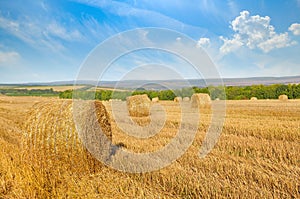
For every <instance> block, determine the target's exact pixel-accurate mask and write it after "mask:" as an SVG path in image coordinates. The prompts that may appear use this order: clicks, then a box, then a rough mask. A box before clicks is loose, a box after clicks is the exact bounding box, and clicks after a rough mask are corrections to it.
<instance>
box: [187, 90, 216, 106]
mask: <svg viewBox="0 0 300 199" xmlns="http://www.w3.org/2000/svg"><path fill="white" fill-rule="evenodd" d="M191 101H192V108H197V107H200V108H201V107H210V106H211V99H210V96H209V95H208V94H207V93H195V94H193V95H192V99H191Z"/></svg>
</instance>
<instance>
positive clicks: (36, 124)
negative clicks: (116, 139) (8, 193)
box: [23, 100, 112, 170]
mask: <svg viewBox="0 0 300 199" xmlns="http://www.w3.org/2000/svg"><path fill="white" fill-rule="evenodd" d="M86 106H87V108H86V109H85V110H83V114H84V115H85V116H87V117H89V116H91V117H92V116H93V118H95V120H96V121H95V122H93V123H92V122H87V121H88V120H89V119H90V118H80V120H81V121H82V124H80V125H81V126H82V125H85V126H86V128H95V125H98V126H99V127H100V128H101V130H102V132H103V133H104V134H105V135H106V137H107V138H108V139H109V140H112V133H111V132H112V131H111V124H110V120H109V116H108V113H107V111H106V108H105V106H104V105H103V104H102V103H101V102H100V101H87V102H86ZM92 114H95V115H92ZM79 122H80V121H79ZM96 123H97V124H96ZM24 130H25V133H24V139H23V147H24V149H25V152H26V153H28V154H30V155H31V157H32V156H33V160H34V161H38V164H37V165H42V164H45V165H44V166H46V167H47V166H48V165H47V164H48V163H49V164H50V163H51V164H52V163H53V164H54V162H55V161H56V160H59V161H60V163H59V164H62V162H65V163H66V165H69V167H72V168H73V167H74V168H75V167H76V166H78V168H77V169H79V170H80V169H81V167H82V169H83V167H84V168H88V169H95V167H96V166H97V165H101V163H100V162H99V161H97V160H96V159H95V158H93V157H92V156H91V154H90V153H89V152H88V151H87V150H86V149H85V147H84V146H83V144H82V141H81V140H80V139H79V136H78V132H77V130H76V126H75V122H74V120H73V103H72V100H53V101H50V102H40V103H37V104H35V105H34V106H33V107H32V109H31V110H30V111H29V113H28V120H27V121H26V122H25V126H24ZM97 133H98V132H97ZM83 165H84V166H83ZM72 168H70V169H72Z"/></svg>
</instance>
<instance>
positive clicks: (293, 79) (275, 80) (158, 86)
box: [0, 76, 300, 90]
mask: <svg viewBox="0 0 300 199" xmlns="http://www.w3.org/2000/svg"><path fill="white" fill-rule="evenodd" d="M219 82H220V81H219V80H216V79H207V80H203V79H188V80H125V81H120V82H118V81H102V82H100V83H99V82H96V81H86V80H81V81H77V85H78V84H80V85H89V86H100V87H106V88H114V87H116V88H124V89H134V88H144V89H146V90H163V89H178V88H183V87H187V86H197V87H206V86H207V85H214V86H217V85H219ZM223 82H224V85H226V86H247V85H254V84H263V85H270V84H298V83H300V76H290V77H249V78H224V79H223ZM74 83H75V81H56V82H39V83H24V84H0V86H58V85H73V84H74Z"/></svg>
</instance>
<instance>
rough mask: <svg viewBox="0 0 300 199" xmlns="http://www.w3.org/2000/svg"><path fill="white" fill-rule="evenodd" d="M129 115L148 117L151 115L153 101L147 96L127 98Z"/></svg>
mask: <svg viewBox="0 0 300 199" xmlns="http://www.w3.org/2000/svg"><path fill="white" fill-rule="evenodd" d="M126 103H127V108H128V112H129V115H130V116H132V117H147V116H149V115H150V108H151V100H150V99H149V98H148V96H147V95H146V94H144V95H134V96H130V97H127V98H126Z"/></svg>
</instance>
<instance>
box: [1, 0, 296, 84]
mask: <svg viewBox="0 0 300 199" xmlns="http://www.w3.org/2000/svg"><path fill="white" fill-rule="evenodd" d="M299 13H300V0H290V1H286V0H276V1H271V0H268V1H266V0H265V1H264V0H260V1H255V0H252V1H234V0H218V1H210V0H198V1H193V0H186V1H182V0H164V1H157V0H127V1H126V0H125V1H109V0H104V1H101V0H97V1H93V0H74V1H63V0H49V1H46V0H45V1H22V0H14V1H8V0H3V1H0V38H1V39H0V83H17V82H47V81H58V80H73V79H75V78H76V77H77V74H78V71H79V69H80V66H81V64H82V63H83V61H84V60H85V58H86V57H87V55H88V54H89V53H90V52H91V51H92V50H93V49H94V48H95V47H96V46H97V45H99V44H100V43H101V42H103V41H105V40H106V39H108V38H110V37H112V36H114V35H116V34H118V33H121V32H123V31H128V30H131V29H136V28H144V27H159V28H167V29H170V30H175V31H178V32H180V33H183V34H186V35H187V36H188V37H190V38H192V39H193V40H195V42H197V43H198V45H199V46H201V47H202V48H203V49H204V50H205V51H206V52H207V54H208V55H209V57H210V58H211V60H212V61H213V62H214V64H215V66H216V67H217V69H218V71H219V73H220V75H221V77H257V76H290V75H300V57H299V52H300V14H299ZM164 37H166V36H164ZM160 39H161V40H163V39H165V38H160ZM133 58H134V59H135V61H137V62H138V63H139V64H140V65H144V66H145V65H146V64H149V65H151V66H153V67H154V65H155V67H154V68H155V69H154V70H150V69H151V67H150V66H148V67H145V70H146V69H147V72H143V70H135V74H136V73H137V71H140V74H139V75H134V76H135V77H139V78H140V79H144V78H147V77H157V78H164V75H163V74H164V73H166V75H165V78H170V75H168V74H167V73H168V72H167V71H168V70H165V69H163V68H161V70H160V67H162V66H163V65H168V66H171V67H174V70H176V71H178V72H179V73H182V76H184V77H185V78H197V76H194V72H193V71H192V70H191V69H189V68H190V67H189V66H188V64H187V63H185V62H184V61H182V60H180V59H177V58H174V56H173V55H166V54H165V52H158V51H155V50H154V51H153V52H146V53H136V54H134V55H132V56H131V57H130V59H133ZM149 59H150V61H149ZM151 59H155V60H151ZM158 59H159V61H157V60H158ZM128 60H129V59H127V60H126V59H119V62H118V63H115V64H112V66H111V68H110V69H109V70H107V74H105V75H104V76H105V77H104V79H105V80H118V79H120V78H121V77H122V76H124V75H125V76H126V74H127V73H128V71H130V70H132V69H133V68H134V67H133V66H132V62H128ZM147 60H148V61H147ZM136 67H137V65H135V68H136ZM149 68H150V69H149ZM164 71H166V72H164ZM156 74H157V75H156ZM127 76H130V75H127Z"/></svg>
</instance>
